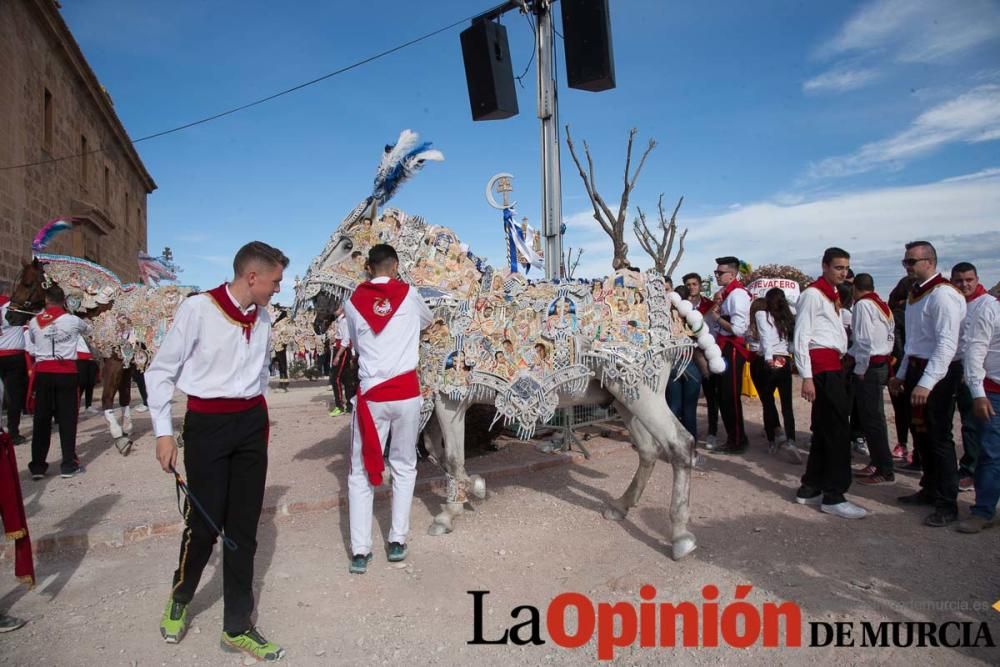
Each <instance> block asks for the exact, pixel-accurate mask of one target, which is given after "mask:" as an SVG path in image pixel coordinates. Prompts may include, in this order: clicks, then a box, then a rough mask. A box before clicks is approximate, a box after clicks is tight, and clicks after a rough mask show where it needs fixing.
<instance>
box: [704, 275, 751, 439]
mask: <svg viewBox="0 0 1000 667" xmlns="http://www.w3.org/2000/svg"><path fill="white" fill-rule="evenodd" d="M715 263H716V264H717V266H716V267H715V280H716V282H718V283H719V287H721V288H722V290H721V291H720V292H719V294H718V296H717V297H716V298H717V299H718V304H717V305H716V306H715V307H714V308H713V309H712V310H710V311H709V314H708V316H707V317H708V318H709V321H710V323H713V324H714V325H715V326H717V327H718V334H717V338H718V340H719V347H721V348H722V358H723V359H725V360H726V370H725V371H723V372H722V374H721V375H720V376H719V380H718V381H717V382H716V387H717V388H718V392H719V394H718V399H719V412H721V413H722V423H723V424H725V425H726V442H725V443H724V444H722V445H719V446H709V445H706V447H705V448H706V449H709V450H711V451H717V452H722V453H724V454H742V453H743V452H745V451H746V449H747V446H748V445H749V439H748V438H747V434H746V429H745V428H744V426H743V399H742V397H741V396H740V390H741V388H742V383H743V366H744V365H745V364H746V361H747V358H748V357H749V356H750V351H749V350H748V349H747V345H746V341H744V340H743V334H745V333H746V330H747V325H748V324H749V322H750V302H751V301H752V300H753V298H752V297H751V296H750V292H749V291H747V288H746V287H744V285H743V283H742V282H741V281H740V277H739V267H740V260H739V259H737V258H736V257H731V256H729V257H719V258H718V259H716V260H715Z"/></svg>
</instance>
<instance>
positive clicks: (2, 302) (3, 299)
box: [0, 296, 10, 308]
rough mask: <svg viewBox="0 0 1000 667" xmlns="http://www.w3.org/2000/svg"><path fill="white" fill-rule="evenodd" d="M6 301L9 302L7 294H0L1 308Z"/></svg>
mask: <svg viewBox="0 0 1000 667" xmlns="http://www.w3.org/2000/svg"><path fill="white" fill-rule="evenodd" d="M8 303H10V297H9V296H0V308H3V307H4V306H6V305H7V304H8Z"/></svg>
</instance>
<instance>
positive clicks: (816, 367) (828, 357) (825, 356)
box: [809, 347, 842, 376]
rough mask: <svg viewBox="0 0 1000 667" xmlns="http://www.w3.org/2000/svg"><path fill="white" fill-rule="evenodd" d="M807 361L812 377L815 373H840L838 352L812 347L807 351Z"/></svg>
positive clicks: (827, 348)
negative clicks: (810, 365)
mask: <svg viewBox="0 0 1000 667" xmlns="http://www.w3.org/2000/svg"><path fill="white" fill-rule="evenodd" d="M809 361H810V362H811V363H812V372H813V376H815V375H816V374H817V373H829V372H831V371H834V372H836V371H840V369H841V368H842V366H841V363H840V352H838V351H837V350H834V349H833V348H829V347H814V348H811V349H810V350H809Z"/></svg>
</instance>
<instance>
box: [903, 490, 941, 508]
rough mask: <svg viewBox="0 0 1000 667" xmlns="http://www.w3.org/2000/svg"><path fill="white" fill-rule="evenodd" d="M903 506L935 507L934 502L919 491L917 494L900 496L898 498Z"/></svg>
mask: <svg viewBox="0 0 1000 667" xmlns="http://www.w3.org/2000/svg"><path fill="white" fill-rule="evenodd" d="M896 500H898V501H899V502H900V503H902V504H903V505H933V504H934V500H933V499H932V498H931V497H930V496H929V495H927V494H926V493H924V492H923V491H917V492H916V493H911V494H910V495H908V496H899V497H898V498H896Z"/></svg>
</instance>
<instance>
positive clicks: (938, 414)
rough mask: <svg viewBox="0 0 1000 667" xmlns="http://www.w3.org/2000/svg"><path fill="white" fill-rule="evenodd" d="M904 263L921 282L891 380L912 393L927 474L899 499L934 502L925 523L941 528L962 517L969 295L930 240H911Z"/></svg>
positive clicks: (900, 391)
mask: <svg viewBox="0 0 1000 667" xmlns="http://www.w3.org/2000/svg"><path fill="white" fill-rule="evenodd" d="M903 266H905V267H906V269H907V271H912V272H913V275H914V276H915V277H916V278H917V284H916V285H915V286H914V288H913V290H912V291H911V292H910V296H909V298H908V299H907V302H906V347H905V349H904V353H903V361H902V363H901V364H900V366H899V370H898V371H897V373H896V377H894V378H892V379H890V380H889V391H890V392H893V393H895V394H897V395H901V396H909V397H910V404H911V405H912V406H913V420H914V423H915V424H916V425H917V428H916V429H915V433H914V440H915V442H914V444H915V446H916V448H917V449H918V450H919V451H920V462H921V465H922V466H923V475H922V477H921V479H920V487H921V488H920V491H918V492H917V493H914V494H911V495H908V496H900V497H899V499H898V500H899V502H901V503H903V504H904V505H929V506H933V507H934V511H933V512H932V513H931V514H929V515H927V517H925V518H924V525H925V526H930V527H933V528H939V527H942V526H947V525H949V524H951V523H954V522H955V521H957V520H958V461H957V460H956V457H955V440H954V437H953V436H952V421H953V419H954V416H955V391H956V389H957V388H958V383H959V382H961V378H962V364H961V361H959V360H958V359H956V358H955V354H956V352H957V350H958V340H959V334H960V331H961V326H962V320H963V319H965V310H966V308H965V299H964V298H963V297H962V294H961V293H960V292H959V291H958V290H957V289H956V288H955V286H954V285H952V284H951V283H950V282H949V281H948V280H947V279H946V278H944V276H942V275H941V274H940V273H938V270H937V251H935V250H934V246H933V245H931V244H930V243H928V242H927V241H914V242H912V243H907V244H906V255H905V257H904V258H903Z"/></svg>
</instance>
